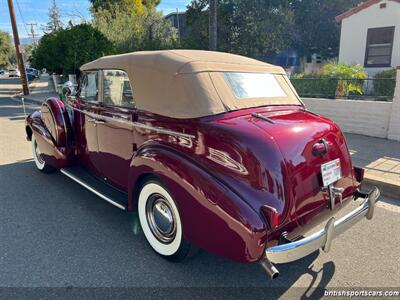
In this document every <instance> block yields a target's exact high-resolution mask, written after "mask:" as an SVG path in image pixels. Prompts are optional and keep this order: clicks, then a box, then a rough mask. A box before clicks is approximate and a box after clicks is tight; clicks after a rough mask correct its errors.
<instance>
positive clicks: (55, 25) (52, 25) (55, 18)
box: [43, 0, 63, 33]
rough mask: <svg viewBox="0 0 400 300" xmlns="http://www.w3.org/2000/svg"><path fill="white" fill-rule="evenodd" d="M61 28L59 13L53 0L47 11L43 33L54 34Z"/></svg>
mask: <svg viewBox="0 0 400 300" xmlns="http://www.w3.org/2000/svg"><path fill="white" fill-rule="evenodd" d="M62 28H63V23H62V21H61V16H60V11H59V9H58V6H57V3H56V0H53V4H52V6H51V7H50V9H49V22H47V25H46V26H45V28H44V30H43V31H44V32H46V33H50V32H55V31H57V30H60V29H62Z"/></svg>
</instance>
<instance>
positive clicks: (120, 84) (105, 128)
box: [97, 70, 136, 191]
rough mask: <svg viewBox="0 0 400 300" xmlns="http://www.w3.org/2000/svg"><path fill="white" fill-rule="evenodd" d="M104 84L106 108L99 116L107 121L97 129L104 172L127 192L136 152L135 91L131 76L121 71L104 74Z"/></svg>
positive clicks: (113, 182) (105, 71)
mask: <svg viewBox="0 0 400 300" xmlns="http://www.w3.org/2000/svg"><path fill="white" fill-rule="evenodd" d="M100 80H101V86H102V108H101V110H100V111H99V114H100V115H101V116H102V117H103V120H105V122H104V123H102V124H98V126H97V136H98V143H99V153H100V159H101V171H102V174H103V177H104V179H105V180H107V181H108V182H109V183H111V184H112V185H114V186H116V187H118V188H120V189H122V190H125V191H126V190H127V189H128V173H129V166H130V162H131V159H132V156H133V155H134V153H135V151H136V149H135V142H134V138H133V122H134V120H135V116H136V112H135V103H134V100H133V94H132V88H131V85H130V81H129V78H128V75H127V73H126V72H124V71H121V70H102V71H101V73H100Z"/></svg>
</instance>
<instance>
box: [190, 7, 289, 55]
mask: <svg viewBox="0 0 400 300" xmlns="http://www.w3.org/2000/svg"><path fill="white" fill-rule="evenodd" d="M209 1H210V0H193V1H192V2H191V3H190V5H189V6H188V10H187V15H186V19H187V26H188V29H187V31H188V37H187V38H185V39H184V41H183V44H184V46H185V47H190V48H195V49H208V45H207V43H205V42H204V41H208V38H209V30H207V27H208V22H207V17H209V10H208V9H207V7H208V4H209ZM217 10H218V20H217V23H218V25H217V26H218V50H221V51H227V52H233V53H238V54H242V55H247V56H250V57H254V58H258V59H265V56H267V55H269V54H274V53H276V52H277V51H279V50H280V49H284V48H286V47H288V46H289V45H291V43H292V37H291V35H290V32H291V31H292V30H293V27H294V16H293V12H292V10H291V7H290V5H289V2H288V1H278V0H220V1H219V2H218V7H217Z"/></svg>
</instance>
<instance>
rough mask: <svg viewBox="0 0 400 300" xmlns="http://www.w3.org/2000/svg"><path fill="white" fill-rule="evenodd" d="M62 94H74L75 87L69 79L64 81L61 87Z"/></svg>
mask: <svg viewBox="0 0 400 300" xmlns="http://www.w3.org/2000/svg"><path fill="white" fill-rule="evenodd" d="M62 94H63V95H64V96H67V97H68V96H76V88H75V86H74V84H73V83H72V82H71V81H67V82H66V83H64V86H63V88H62Z"/></svg>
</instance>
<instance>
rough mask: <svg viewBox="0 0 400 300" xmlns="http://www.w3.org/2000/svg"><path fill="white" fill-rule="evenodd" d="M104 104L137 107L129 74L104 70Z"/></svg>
mask: <svg viewBox="0 0 400 300" xmlns="http://www.w3.org/2000/svg"><path fill="white" fill-rule="evenodd" d="M103 90H104V94H103V103H104V104H109V105H115V106H125V107H135V102H134V100H133V93H132V88H131V84H130V82H129V77H128V74H126V72H124V71H120V70H103Z"/></svg>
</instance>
